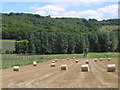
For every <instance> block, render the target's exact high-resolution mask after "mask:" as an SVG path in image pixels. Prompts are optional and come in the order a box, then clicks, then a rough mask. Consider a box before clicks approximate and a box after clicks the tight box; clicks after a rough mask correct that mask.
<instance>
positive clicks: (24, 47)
mask: <svg viewBox="0 0 120 90" xmlns="http://www.w3.org/2000/svg"><path fill="white" fill-rule="evenodd" d="M15 46H16V47H15V51H16V53H27V52H28V40H21V41H17V42H16V45H15Z"/></svg>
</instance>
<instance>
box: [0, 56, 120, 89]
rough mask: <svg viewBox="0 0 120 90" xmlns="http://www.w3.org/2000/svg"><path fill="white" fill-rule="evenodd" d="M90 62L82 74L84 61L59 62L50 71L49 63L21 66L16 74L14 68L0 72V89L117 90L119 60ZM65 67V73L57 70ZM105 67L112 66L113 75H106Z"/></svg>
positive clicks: (91, 59) (90, 60) (107, 73)
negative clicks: (108, 89) (0, 74)
mask: <svg viewBox="0 0 120 90" xmlns="http://www.w3.org/2000/svg"><path fill="white" fill-rule="evenodd" d="M87 59H88V60H89V62H90V63H89V67H90V71H88V72H81V70H80V67H81V65H83V64H85V60H86V58H81V59H77V60H79V63H78V64H76V63H75V59H70V60H66V59H58V60H57V63H56V66H55V67H51V66H50V63H51V60H49V61H45V62H42V63H38V64H37V66H36V67H33V65H32V64H31V65H26V66H21V67H20V71H19V72H14V71H13V68H7V69H2V83H3V84H2V85H3V86H2V87H3V88H6V87H7V88H118V58H112V59H111V61H107V58H103V60H102V61H99V60H98V61H97V63H96V62H94V59H93V58H87ZM62 64H66V65H67V66H68V69H67V70H60V66H61V65H62ZM107 64H115V65H116V71H115V72H107Z"/></svg>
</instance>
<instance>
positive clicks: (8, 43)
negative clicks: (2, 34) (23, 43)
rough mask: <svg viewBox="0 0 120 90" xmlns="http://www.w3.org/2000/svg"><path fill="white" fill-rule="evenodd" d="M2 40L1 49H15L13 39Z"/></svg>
mask: <svg viewBox="0 0 120 90" xmlns="http://www.w3.org/2000/svg"><path fill="white" fill-rule="evenodd" d="M0 42H2V49H3V51H5V50H10V51H13V50H15V40H5V39H3V40H0Z"/></svg>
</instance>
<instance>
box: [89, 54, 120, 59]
mask: <svg viewBox="0 0 120 90" xmlns="http://www.w3.org/2000/svg"><path fill="white" fill-rule="evenodd" d="M89 57H90V58H117V57H120V56H119V55H117V54H113V53H90V54H89Z"/></svg>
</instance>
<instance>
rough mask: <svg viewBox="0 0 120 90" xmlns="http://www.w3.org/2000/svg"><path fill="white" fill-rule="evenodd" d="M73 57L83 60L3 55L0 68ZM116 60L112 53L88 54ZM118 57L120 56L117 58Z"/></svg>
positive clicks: (55, 56)
mask: <svg viewBox="0 0 120 90" xmlns="http://www.w3.org/2000/svg"><path fill="white" fill-rule="evenodd" d="M72 57H75V58H76V59H79V58H83V54H52V55H16V54H3V55H2V64H3V65H2V68H8V67H12V66H14V65H21V66H23V65H29V64H32V62H33V61H34V60H35V61H36V62H44V61H47V60H54V59H67V58H71V59H72ZM100 57H102V58H108V57H110V58H116V57H118V55H116V54H112V53H90V54H89V55H88V58H100ZM119 57H120V56H119Z"/></svg>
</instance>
